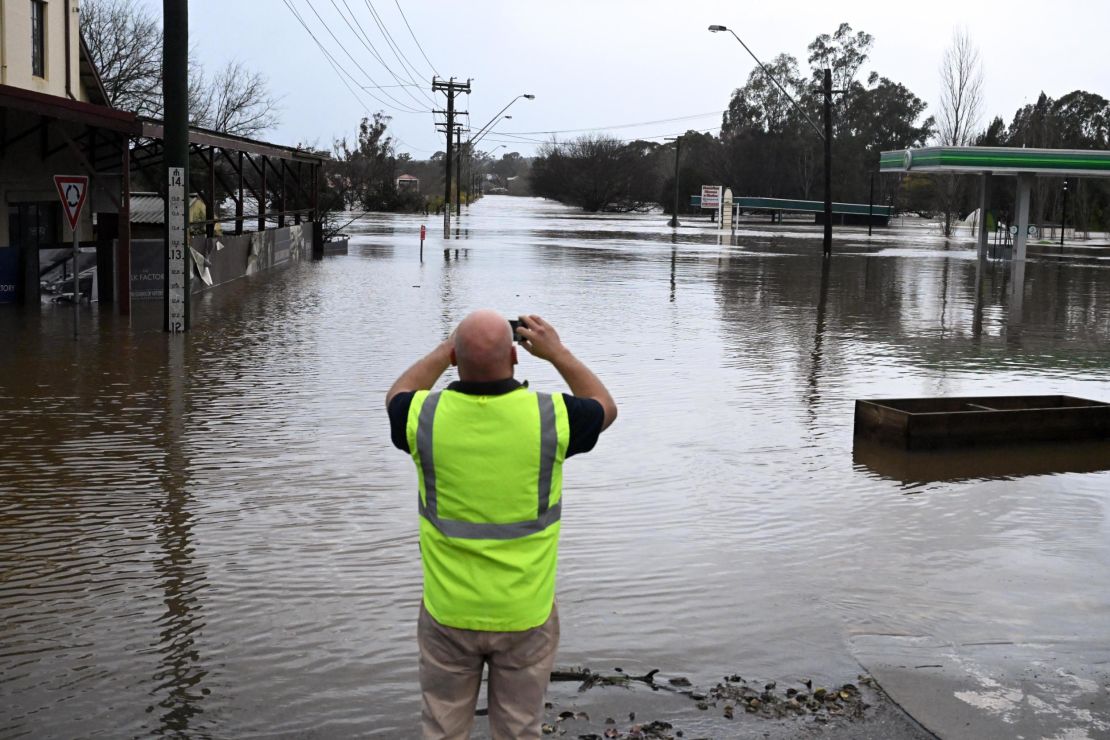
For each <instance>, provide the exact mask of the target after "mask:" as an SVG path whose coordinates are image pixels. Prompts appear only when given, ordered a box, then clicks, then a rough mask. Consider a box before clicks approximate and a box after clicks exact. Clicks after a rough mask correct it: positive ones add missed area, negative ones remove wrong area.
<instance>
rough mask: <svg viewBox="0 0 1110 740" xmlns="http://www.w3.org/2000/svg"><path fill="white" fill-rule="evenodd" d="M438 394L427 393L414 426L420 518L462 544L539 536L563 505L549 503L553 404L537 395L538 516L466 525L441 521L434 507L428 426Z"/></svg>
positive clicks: (556, 441)
mask: <svg viewBox="0 0 1110 740" xmlns="http://www.w3.org/2000/svg"><path fill="white" fill-rule="evenodd" d="M439 395H440V394H439V392H438V391H437V392H436V393H429V394H428V397H427V398H425V399H424V405H423V406H421V407H420V417H419V418H418V419H417V422H416V449H417V451H418V452H419V453H420V469H421V472H422V473H423V475H424V499H425V500H424V501H421V500H420V495H419V493H417V497H416V500H417V502H418V505H419V510H420V516H422V517H424V518H425V519H427V520H428V522H429V523H430V524H431V525H432V526H433V527H435V528H436V529H438V530H439V531H440V532H441V533H443V534H444V535H445V536H447V537H456V538H458V539H463V540H515V539H518V538H520V537H527V536H528V535H531V534H535V533H536V532H542V531H543V530H545V529H547V528H548V527H549V526H551V525H552V524H554V523H555V522H557V521H559V518H560V516H561V515H562V510H563V502H562V500H559V501H558V502H557V503H556V504H555V505H554V506H551V505H550V501H551V473H552V471H553V470H554V468H555V455H556V453H557V452H558V447H559V437H558V431H557V430H556V427H555V403H554V402H553V401H552V400H551V395H550V394H548V393H537V394H536V400H537V402H538V403H539V407H540V476H539V486H538V490H537V492H536V497H537V500H538V506H537V511H538V516H537V517H536V518H535V519H528V520H526V521H522V522H506V523H503V524H496V523H493V522H467V521H462V520H459V519H441V518H440V517H439V512H438V510H437V507H436V467H435V459H434V458H433V453H432V426H433V423H434V421H435V415H436V406H437V405H438V404H439Z"/></svg>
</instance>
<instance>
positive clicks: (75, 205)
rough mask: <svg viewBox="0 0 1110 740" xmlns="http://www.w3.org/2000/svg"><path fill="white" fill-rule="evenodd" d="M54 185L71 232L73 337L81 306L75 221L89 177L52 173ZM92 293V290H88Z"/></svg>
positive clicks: (82, 204)
mask: <svg viewBox="0 0 1110 740" xmlns="http://www.w3.org/2000/svg"><path fill="white" fill-rule="evenodd" d="M54 187H55V188H57V189H58V197H59V198H61V199H62V210H63V211H65V214H66V220H67V221H69V230H70V231H71V232H72V233H73V338H74V339H76V338H77V319H78V314H79V311H80V306H81V283H80V277H79V276H80V273H81V266H80V262H79V260H80V255H81V244H80V242H78V241H77V221H78V219H80V218H81V208H82V207H83V206H84V205H85V197H86V196H88V194H89V178H88V177H87V176H85V175H54ZM89 295H90V296H91V295H92V292H91V291H90V292H89Z"/></svg>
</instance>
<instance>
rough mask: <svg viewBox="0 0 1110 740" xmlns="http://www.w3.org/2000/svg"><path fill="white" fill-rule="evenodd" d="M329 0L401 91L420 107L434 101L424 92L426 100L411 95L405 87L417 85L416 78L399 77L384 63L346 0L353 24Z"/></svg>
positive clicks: (344, 0) (356, 37)
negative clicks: (398, 84) (398, 85)
mask: <svg viewBox="0 0 1110 740" xmlns="http://www.w3.org/2000/svg"><path fill="white" fill-rule="evenodd" d="M329 2H330V3H331V5H332V7H333V8H335V11H336V12H337V13H339V17H340V18H342V19H343V22H344V23H345V24H347V28H349V29H351V32H352V33H353V34H354V35H355V39H356V40H358V42H359V43H360V44H362V45H363V46H364V47H365V48H366V50H367V51H369V52H370V55H371V56H372V57H374V58H375V59H377V60H378V63H379V64H381V65H382V67H383V68H385V71H386V72H388V73H389V74H390V75H391V76H392V77H393V79H395V80H396V81H397V82H398V83H400V85H401V87H402V88H405V89H404V90H403V92H404V93H405V94H406V95H408V96H409V97H410V98H412V99H413V100H414V101H415V102H416V104H417V105H418V106H421V107H423V106H425V105H427V103H428V102H430V103H433V104H434V103H435V101H434V100H433V99H432V98H431V97H429V96H428V94H427V93H424V96H425V97H426V98H427V102H425V101H424V100H421V99H420V98H418V97H416V96H415V95H413V94H412V92H410V91H409V90H408V89H407V88H409V87H417V84H416V80H414V79H412V78H411V77H408V76H406V77H404V78H402V77H399V76H398V75H397V73H396V72H394V71H393V68H392V67H390V66H389V65H388V64H386V62H385V59H383V58H382V56H381V54H379V53H378V50H377V49H376V48H375V47H374V44H373V42H372V41H370V36H369V35H368V34H367V33H366V29H364V28H363V27H362V23H361V22H360V21H359V20H358V17H357V16H355V12H354V11H353V10H351V6H350V5H348V4H347V0H342V2H343V7H345V8H346V9H347V12H348V13H349V14H350V16H351V20H353V21H354V22H355V25H353V26H352V25H351V21H349V20H347V16H346V15H344V13H343V11H342V10H341V9H340V8H339V6H338V5H336V4H335V0H329ZM359 34H362V35H361V37H360V36H359ZM401 71H402V72H405V71H406V70H404V69H403V68H402V70H401ZM406 83H407V84H406ZM378 87H379V88H381V87H388V86H386V85H379V86H378ZM421 92H423V91H421Z"/></svg>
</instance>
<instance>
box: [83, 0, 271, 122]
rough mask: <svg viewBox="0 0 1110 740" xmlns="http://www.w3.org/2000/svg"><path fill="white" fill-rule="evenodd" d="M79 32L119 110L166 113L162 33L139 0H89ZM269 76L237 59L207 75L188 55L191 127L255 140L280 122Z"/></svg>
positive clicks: (144, 114) (86, 1) (112, 102)
mask: <svg viewBox="0 0 1110 740" xmlns="http://www.w3.org/2000/svg"><path fill="white" fill-rule="evenodd" d="M81 34H82V37H83V38H84V39H85V43H86V45H87V46H88V47H89V54H90V55H91V57H92V61H93V64H94V65H96V68H97V71H98V72H99V73H100V78H101V81H102V82H103V83H104V88H105V90H106V92H107V93H108V103H109V104H110V105H112V106H113V107H115V108H120V109H121V110H127V111H131V112H133V113H136V114H138V115H142V116H153V117H158V116H161V115H162V29H161V28H160V27H159V25H158V21H157V20H156V19H155V17H154V16H153V15H151V13H150V11H149V10H148V9H147V8H146V6H144V5H140V4H139V3H138V2H137V1H136V0H85V2H84V3H82V6H81ZM277 110H278V100H277V99H276V98H275V97H274V96H273V95H272V94H271V93H270V90H269V83H268V82H267V80H266V78H265V77H264V76H263V75H262V74H260V73H258V72H254V71H251V70H249V69H247V67H246V66H245V65H244V64H243V63H242V62H239V61H237V60H232V61H230V62H228V63H227V64H226V65H225V66H224V67H223V68H221V69H219V70H218V71H217V72H216V73H215V74H213V75H212V76H211V77H209V76H208V75H207V74H206V73H205V71H204V68H203V67H202V66H201V65H200V64H199V63H198V62H197V61H196V60H195V58H193V56H192V54H190V59H189V123H190V124H191V125H194V126H201V127H203V128H209V129H212V130H214V131H219V132H221V133H228V134H234V135H237V136H255V135H257V134H259V133H261V132H263V131H265V130H267V129H269V128H272V127H273V126H274V125H275V124H276V123H277V121H278V115H277Z"/></svg>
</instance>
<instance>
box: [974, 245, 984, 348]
mask: <svg viewBox="0 0 1110 740" xmlns="http://www.w3.org/2000/svg"><path fill="white" fill-rule="evenodd" d="M986 270H987V253H986V251H985V250H980V252H979V259H977V260H976V261H975V308H974V309H973V312H972V314H971V335H972V336H973V337H975V338H976V339H981V338H982V336H983V281H984V280H985V279H986Z"/></svg>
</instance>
